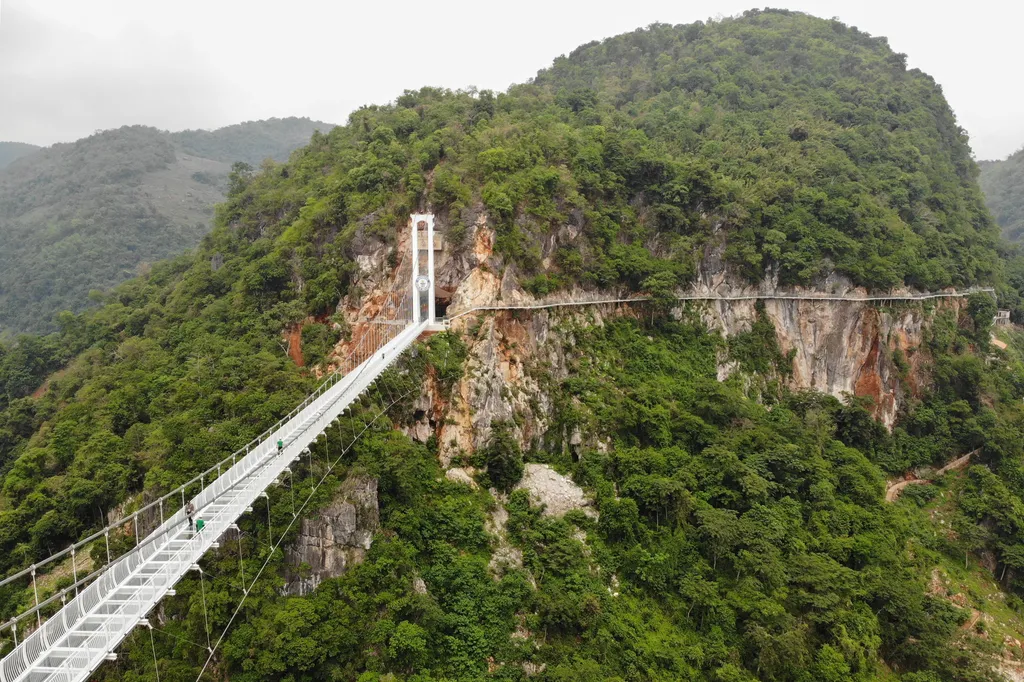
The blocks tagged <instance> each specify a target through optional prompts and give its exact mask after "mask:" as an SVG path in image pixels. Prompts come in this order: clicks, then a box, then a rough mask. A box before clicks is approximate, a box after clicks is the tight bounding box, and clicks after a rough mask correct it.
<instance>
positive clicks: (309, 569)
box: [284, 476, 380, 595]
mask: <svg viewBox="0 0 1024 682" xmlns="http://www.w3.org/2000/svg"><path fill="white" fill-rule="evenodd" d="M378 528H380V512H379V510H378V507H377V480H376V479H374V478H368V477H365V476H351V477H349V478H348V479H346V480H345V482H344V483H342V485H341V487H340V489H339V490H338V493H337V494H336V495H335V496H334V500H333V501H332V502H331V504H330V505H329V506H328V507H327V508H326V509H324V510H323V511H322V512H321V513H320V514H319V515H318V516H317V517H316V518H310V519H303V520H302V525H301V527H300V529H299V537H298V539H297V540H296V541H295V543H294V544H293V545H292V546H291V547H289V549H288V551H287V554H286V560H287V562H288V566H289V571H288V575H287V578H286V582H285V587H284V593H285V594H291V595H303V594H308V593H310V592H312V591H313V590H315V589H316V587H317V585H319V584H320V583H321V582H322V581H323V580H325V579H327V578H333V577H337V576H339V575H341V574H342V573H344V572H345V571H346V570H347V569H348V568H349V567H351V566H354V565H356V564H360V563H362V562H363V560H364V559H365V558H366V551H367V550H368V549H370V545H371V543H372V542H373V534H374V532H375V531H376V530H377V529H378Z"/></svg>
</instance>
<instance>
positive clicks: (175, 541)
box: [0, 214, 994, 682]
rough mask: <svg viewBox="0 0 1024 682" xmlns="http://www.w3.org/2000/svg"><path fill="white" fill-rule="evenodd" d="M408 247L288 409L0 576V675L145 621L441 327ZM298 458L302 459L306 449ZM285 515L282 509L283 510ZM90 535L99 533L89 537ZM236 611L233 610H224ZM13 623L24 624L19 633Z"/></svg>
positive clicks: (428, 230) (26, 677) (65, 663)
mask: <svg viewBox="0 0 1024 682" xmlns="http://www.w3.org/2000/svg"><path fill="white" fill-rule="evenodd" d="M421 236H423V237H425V239H424V242H425V243H423V244H422V246H421V243H420V241H419V240H420V237H421ZM410 253H411V254H412V257H411V258H409V259H406V258H403V259H402V261H401V263H400V264H399V266H398V268H397V271H396V275H395V278H394V284H393V286H392V288H391V291H389V292H388V293H387V294H386V295H385V297H384V299H383V301H382V303H381V304H380V306H379V309H378V312H377V314H376V315H375V316H374V317H373V318H372V319H370V320H368V321H366V322H363V323H360V325H359V328H358V330H357V332H356V333H355V334H354V335H353V341H352V342H351V343H350V345H349V353H348V356H347V357H346V358H345V360H344V361H343V362H342V363H341V364H340V366H339V367H338V368H337V369H336V370H335V371H334V372H333V373H331V374H330V375H329V376H328V377H326V379H325V380H324V381H323V383H321V385H320V386H319V387H318V388H317V389H316V390H315V391H314V392H313V393H312V394H310V395H309V396H308V397H307V398H306V399H305V400H304V401H303V402H302V403H300V404H299V405H298V406H297V407H296V408H295V409H294V410H292V411H291V412H290V413H289V414H288V415H286V416H285V417H284V418H282V419H281V420H280V421H278V422H277V423H276V424H275V425H274V426H272V427H270V428H269V429H267V430H266V431H264V432H263V433H262V434H260V435H259V436H258V437H256V438H255V439H253V440H252V441H250V442H249V443H248V444H246V445H245V446H244V447H243V448H240V449H239V450H238V451H236V452H235V453H233V454H232V455H230V456H229V457H227V458H225V459H224V460H222V461H221V462H219V463H218V464H216V465H215V466H213V467H210V468H209V469H207V470H206V471H204V472H202V473H201V474H199V475H198V476H196V477H194V478H193V479H191V480H190V481H188V482H186V483H184V484H182V485H181V486H179V487H177V488H175V489H174V490H172V491H170V492H169V493H167V494H165V495H163V496H161V497H159V498H158V499H156V500H154V501H153V502H151V503H149V504H146V505H145V506H143V507H142V508H140V509H138V510H137V511H135V512H134V513H133V514H131V515H130V516H129V517H128V518H126V519H122V520H120V521H118V522H117V523H115V524H112V525H110V526H108V527H106V528H104V529H102V530H100V531H98V532H96V533H94V534H92V535H90V536H89V537H87V538H84V539H83V540H81V541H79V542H77V543H75V544H74V545H72V546H71V547H69V548H67V549H65V550H63V551H61V552H58V553H56V554H54V555H52V556H50V557H49V558H48V559H46V560H45V561H41V562H39V563H37V564H33V565H32V566H30V567H29V568H26V569H24V570H22V571H19V572H17V573H14V574H13V575H10V576H8V577H6V578H4V579H3V580H0V589H3V588H4V587H7V586H18V587H22V588H23V589H24V590H26V591H30V593H31V594H32V595H33V596H34V599H33V606H32V607H31V608H28V609H26V610H25V611H23V612H22V613H20V614H18V615H17V616H16V617H14V618H12V619H11V620H10V621H8V622H7V623H4V624H0V632H4V633H6V632H10V633H11V634H12V635H13V639H14V649H13V650H12V651H11V652H9V653H8V654H7V655H6V656H5V657H4V658H3V660H2V661H0V682H78V681H80V680H85V679H87V678H88V677H89V675H90V674H91V673H92V672H93V671H94V670H96V668H97V667H98V666H99V665H101V664H102V663H103V661H105V660H112V659H113V658H114V657H116V655H115V654H114V651H115V650H116V648H117V647H118V645H119V644H120V643H121V642H122V641H123V640H124V639H125V637H127V636H128V634H129V633H130V632H131V631H132V630H133V629H134V628H136V627H138V626H140V625H141V626H144V627H145V626H150V627H151V625H150V623H149V621H148V619H147V618H146V616H147V614H148V613H149V612H150V611H151V610H152V609H153V607H154V606H156V604H157V603H158V602H159V601H160V600H161V599H162V598H163V597H164V596H167V595H170V594H174V586H175V584H176V583H177V582H178V581H180V580H181V579H182V578H183V577H184V576H185V575H186V574H187V573H188V572H189V571H199V572H200V575H201V574H202V571H201V569H200V568H199V565H198V561H199V560H200V558H201V557H202V556H203V555H204V554H205V553H206V552H208V551H209V550H210V549H212V548H216V547H218V546H219V541H220V539H221V538H222V537H223V536H224V535H225V533H226V532H227V531H229V530H238V526H237V521H238V520H239V518H240V517H242V516H243V515H244V514H246V513H248V512H251V511H253V505H254V504H255V503H256V502H257V500H259V499H261V498H267V509H268V514H269V509H270V507H269V505H270V501H269V497H268V496H267V492H266V491H267V490H268V488H270V487H271V486H272V485H274V484H275V483H277V482H279V481H280V480H282V479H283V478H284V477H285V476H286V475H287V476H289V477H291V467H292V465H293V464H294V463H296V462H297V461H298V460H299V459H300V458H301V457H302V456H303V455H309V454H310V446H311V445H312V444H313V443H314V442H315V441H316V440H317V439H318V438H319V437H321V436H323V435H325V434H326V432H327V429H328V428H329V427H330V426H331V425H332V424H334V423H337V422H338V420H339V419H340V417H341V416H342V415H343V414H344V413H345V412H346V410H348V409H349V408H350V407H351V406H352V405H353V404H354V403H355V402H356V401H357V400H358V399H359V398H360V397H361V396H362V395H363V394H364V393H365V392H366V391H367V389H368V388H369V387H370V386H371V385H372V384H373V383H374V382H375V381H376V379H377V378H378V377H379V376H380V375H381V373H382V372H384V371H385V370H386V369H387V368H388V367H389V366H390V365H391V364H392V363H394V361H395V360H396V359H397V358H398V357H399V356H401V355H402V353H403V352H404V351H405V350H406V349H408V348H409V347H410V346H411V345H412V344H413V343H414V342H415V341H416V339H417V338H419V337H420V335H421V334H423V333H424V332H428V331H436V330H440V329H443V328H444V326H442V325H440V324H439V323H438V320H437V319H436V310H435V297H434V291H435V282H434V220H433V216H432V215H429V214H425V215H414V216H412V221H411V249H410ZM973 291H985V292H988V293H993V294H994V292H992V290H990V289H977V290H969V291H964V292H952V293H950V292H941V293H934V294H906V295H888V296H858V295H845V296H839V295H837V296H828V295H820V294H819V295H815V294H807V295H803V294H767V295H758V294H737V295H731V296H730V295H716V294H714V293H694V294H689V295H683V296H680V297H679V298H680V300H703V301H714V300H755V299H769V298H782V299H797V300H819V301H868V302H895V301H904V300H912V301H919V300H930V299H936V298H948V297H958V296H966V295H968V294H969V293H971V292H973ZM648 300H650V298H649V297H625V298H614V297H612V298H609V297H601V296H582V297H574V298H573V300H570V301H557V302H546V303H545V302H540V303H530V304H522V305H518V304H507V305H505V304H498V305H488V306H479V307H473V308H469V309H466V310H463V311H460V312H454V311H453V314H452V315H451V316H450V318H449V319H447V320H445V323H446V324H447V323H448V322H450V320H451V319H455V318H458V317H461V316H464V315H470V314H473V313H480V312H487V311H507V310H543V309H550V308H559V307H565V306H580V305H600V304H630V303H637V302H643V301H648ZM364 431H365V428H364ZM360 435H361V433H360V434H354V435H353V439H352V442H351V443H350V444H349V446H348V448H351V447H352V444H354V443H355V441H356V440H357V439H358V437H359V436H360ZM348 448H346V450H345V451H347V449H348ZM342 454H344V452H343V453H342ZM339 460H340V457H339ZM332 466H333V465H332ZM330 468H331V466H329V467H328V471H329V470H330ZM310 469H311V471H312V457H311V455H310ZM325 475H326V474H325ZM196 489H198V491H199V492H198V494H196V495H194V496H192V495H189V494H188V491H190V490H196ZM189 504H191V506H192V507H193V508H194V510H195V517H196V518H201V519H202V521H203V523H204V527H203V529H202V530H201V531H195V532H193V531H192V529H191V528H190V525H191V524H190V523H189V519H188V514H187V507H188V506H189ZM165 513H166V514H165ZM148 517H156V518H158V519H159V522H158V523H157V526H156V528H155V530H153V531H152V532H150V533H149V534H148V535H146V536H145V537H144V538H142V537H140V533H139V525H140V523H143V525H145V519H146V518H148ZM295 518H296V515H295V513H294V512H293V521H294V519H295ZM140 519H143V521H140ZM128 524H131V525H133V526H134V529H135V532H134V536H135V538H136V543H137V544H136V546H135V547H134V548H133V549H131V550H130V551H128V552H127V553H126V554H124V555H123V556H120V557H115V558H112V557H111V549H110V536H111V534H112V533H118V532H119V531H120V530H121V529H122V528H123V527H125V526H126V525H128ZM271 532H272V529H271ZM280 539H281V538H280V537H279V543H278V544H280ZM101 542H102V543H103V544H102V545H99V544H98V543H101ZM97 546H99V547H100V548H101V549H102V548H103V547H105V549H106V557H107V561H106V563H105V565H103V566H102V567H101V568H99V569H96V570H93V571H92V572H90V573H88V574H87V575H84V576H79V575H78V572H77V567H78V563H79V562H78V560H77V559H76V557H77V555H79V554H81V553H84V552H89V551H91V550H94V549H95V548H96V547H97ZM101 553H102V552H101ZM68 562H70V565H71V572H72V576H71V577H72V583H71V585H69V586H66V587H64V588H62V589H60V590H59V591H58V592H56V593H55V594H53V595H51V596H45V595H44V598H42V599H41V598H40V592H39V587H38V584H37V576H40V575H43V574H45V573H47V572H49V571H52V570H53V569H54V568H56V567H58V566H61V565H64V564H66V563H68ZM257 577H258V576H257ZM253 582H254V581H253ZM251 585H252V583H249V586H250V587H251ZM242 588H243V597H242V599H243V600H244V598H245V596H247V595H248V588H246V583H245V579H244V576H243V581H242ZM204 599H205V596H204ZM240 606H241V604H239V608H240ZM237 613H238V611H237V610H236V611H235V615H237ZM232 619H233V617H232ZM228 625H230V622H229V624H228ZM19 627H20V628H21V630H22V631H24V632H26V633H27V634H25V636H23V637H22V638H21V639H20V640H19V637H18V632H19ZM225 631H226V630H225ZM151 632H152V629H151ZM222 636H223V635H222ZM214 649H215V647H212V646H211V648H210V649H209V654H210V658H208V659H207V664H209V662H210V660H211V659H212V656H213V652H214ZM154 658H155V649H154ZM204 669H205V668H204Z"/></svg>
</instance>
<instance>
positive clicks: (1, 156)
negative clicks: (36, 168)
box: [0, 142, 39, 170]
mask: <svg viewBox="0 0 1024 682" xmlns="http://www.w3.org/2000/svg"><path fill="white" fill-rule="evenodd" d="M37 149H39V147H37V146H36V145H34V144H26V143H24V142H0V170H3V169H4V168H6V167H7V166H9V165H10V164H11V162H12V161H14V160H15V159H20V158H21V157H23V156H26V155H28V154H31V153H32V152H34V151H35V150H37Z"/></svg>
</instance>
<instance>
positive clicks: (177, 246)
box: [0, 119, 331, 337]
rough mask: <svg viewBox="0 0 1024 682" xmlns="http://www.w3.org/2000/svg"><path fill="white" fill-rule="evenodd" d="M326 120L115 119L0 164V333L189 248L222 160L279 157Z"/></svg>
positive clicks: (221, 176)
mask: <svg viewBox="0 0 1024 682" xmlns="http://www.w3.org/2000/svg"><path fill="white" fill-rule="evenodd" d="M330 127H331V126H329V125H327V124H320V123H316V122H314V121H309V120H308V119H271V120H269V121H259V122H254V123H244V124H240V125H237V126H230V127H228V128H222V129H220V130H216V131H213V132H207V131H185V132H183V133H173V134H169V133H164V132H160V131H158V130H155V129H153V128H144V127H141V126H135V127H125V128H121V129H119V130H112V131H106V132H103V133H98V134H96V135H93V136H91V137H88V138H86V139H84V140H79V141H78V142H76V143H74V144H59V145H54V146H53V147H50V148H47V149H44V150H41V151H38V152H36V153H34V154H31V155H29V156H28V157H27V158H24V159H22V161H21V162H20V163H19V164H17V166H16V167H14V168H11V169H9V170H7V171H5V172H0V337H4V336H7V337H10V336H12V335H13V334H16V333H18V332H22V331H34V332H45V331H53V330H55V329H56V327H57V321H56V319H55V318H56V315H57V314H58V313H60V312H61V311H63V310H71V311H74V312H78V311H81V310H83V309H84V308H85V307H87V306H88V305H89V303H90V298H89V296H90V292H92V291H93V290H105V289H109V288H110V287H113V286H114V285H116V284H118V283H120V282H123V281H124V280H126V279H129V278H130V277H134V276H136V275H138V274H141V273H142V272H144V271H145V270H146V269H147V268H149V267H150V265H151V264H152V262H154V261H156V260H159V259H161V258H168V257H171V256H175V255H177V254H179V253H182V252H183V251H185V250H186V249H189V248H192V247H193V246H195V245H196V244H197V243H198V242H199V239H200V238H201V237H202V236H203V235H204V234H206V232H207V231H209V229H210V220H211V217H212V215H213V205H214V204H215V203H216V202H218V201H220V200H221V199H222V198H223V196H224V194H223V193H224V191H225V189H226V185H227V182H226V176H227V175H228V171H229V164H230V163H232V162H236V161H240V162H243V163H245V162H251V163H256V164H258V163H260V162H262V161H263V159H265V158H268V157H272V158H275V159H279V160H280V159H281V158H283V157H286V156H287V154H288V153H289V152H290V151H292V150H293V149H295V148H296V147H299V146H302V145H303V144H305V143H306V142H308V141H309V137H310V135H311V134H312V132H313V131H314V130H316V129H317V128H320V129H323V130H328V129H330ZM0 165H2V164H0ZM97 293H98V291H97Z"/></svg>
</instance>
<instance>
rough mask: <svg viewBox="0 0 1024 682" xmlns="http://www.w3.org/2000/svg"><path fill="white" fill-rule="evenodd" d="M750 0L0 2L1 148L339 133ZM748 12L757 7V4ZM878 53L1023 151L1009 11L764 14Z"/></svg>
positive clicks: (822, 8)
mask: <svg viewBox="0 0 1024 682" xmlns="http://www.w3.org/2000/svg"><path fill="white" fill-rule="evenodd" d="M753 3H754V0H716V1H709V0H691V1H689V2H687V1H685V0H684V1H680V0H672V1H669V0H618V1H617V2H603V1H602V0H589V1H564V0H517V1H516V2H500V3H498V2H487V1H482V0H475V1H470V0H435V1H434V2H409V1H408V0H392V1H391V2H386V1H385V2H382V1H381V0H377V1H376V2H375V1H373V0H361V1H360V2H346V1H344V0H341V1H337V0H335V1H329V0H285V1H281V0H274V1H269V0H0V140H17V141H22V142H32V143H35V144H43V145H45V144H51V143H53V142H59V141H69V140H74V139H77V138H79V137H83V136H85V135H89V134H91V133H92V132H94V131H95V130H97V129H103V128H114V127H118V126H121V125H125V124H134V123H142V124H147V125H153V126H157V127H160V128H165V129H169V130H181V129H184V128H215V127H219V126H223V125H230V124H232V123H237V122H239V121H244V120H254V119H261V118H267V117H270V116H309V117H310V118H314V119H320V120H324V121H328V122H333V123H344V121H345V119H346V117H347V116H348V114H349V112H351V111H352V110H353V109H355V108H357V107H358V106H360V105H362V104H370V103H385V102H388V101H390V100H393V99H394V98H395V96H396V95H398V94H400V93H401V92H402V90H404V89H409V88H418V87H421V86H424V85H434V86H443V87H450V88H460V87H466V86H469V85H475V86H477V87H479V88H481V89H483V88H491V89H496V90H504V89H505V88H507V87H508V86H509V84H511V83H514V82H522V81H524V80H526V79H528V78H530V77H531V76H533V75H534V74H535V73H536V72H537V70H538V69H540V68H543V67H545V66H547V65H548V64H549V63H550V62H551V60H552V59H553V58H554V57H555V56H557V55H560V54H565V53H568V52H569V51H571V50H572V49H573V48H575V47H576V46H577V45H580V44H582V43H585V42H588V41H590V40H594V39H599V38H604V37H608V36H612V35H615V34H618V33H623V32H625V31H629V30H632V29H634V28H637V27H640V26H646V25H648V24H650V23H652V22H655V21H662V22H668V23H673V24H677V23H689V22H692V21H695V20H697V19H707V18H708V17H715V16H730V15H734V14H738V13H740V12H742V11H743V10H744V9H748V8H750V7H752V6H754V4H753ZM763 3H764V0H762V5H763ZM770 4H771V5H773V6H785V7H789V8H790V9H797V10H802V11H805V12H809V13H811V14H815V15H817V16H822V17H833V16H835V17H838V18H839V19H841V20H843V21H844V22H846V23H848V24H851V25H854V26H857V27H859V28H860V29H862V30H865V31H868V32H869V33H871V34H873V35H883V36H887V37H888V38H889V43H890V45H892V47H893V48H894V49H896V50H897V51H900V52H905V53H907V54H908V55H909V56H910V59H909V63H910V65H911V66H915V67H919V68H921V69H922V70H924V71H926V72H927V73H929V74H931V75H932V76H934V77H935V79H936V80H937V81H938V82H939V83H941V84H942V86H943V89H944V91H945V93H946V97H947V98H948V99H949V101H950V104H951V105H952V107H953V110H954V111H955V112H956V114H957V116H958V118H959V120H960V124H961V125H962V126H964V127H965V128H966V129H967V130H968V131H969V132H970V134H971V143H972V146H973V148H974V150H975V153H976V155H977V157H978V158H979V159H987V158H1002V157H1005V156H1007V155H1008V154H1010V153H1012V152H1013V151H1015V150H1016V149H1018V148H1020V147H1021V146H1022V145H1024V88H1021V87H1020V74H1019V73H1018V67H1019V66H1020V64H1021V61H1022V60H1021V48H1020V43H1019V32H1020V27H1021V26H1022V25H1024V3H1022V2H1021V1H1020V0H975V1H974V2H971V3H964V2H955V3H954V2H951V1H950V0H931V1H924V0H917V1H911V0H853V1H851V0H789V1H788V2H787V1H785V0H773V1H772V2H771V3H770Z"/></svg>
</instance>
